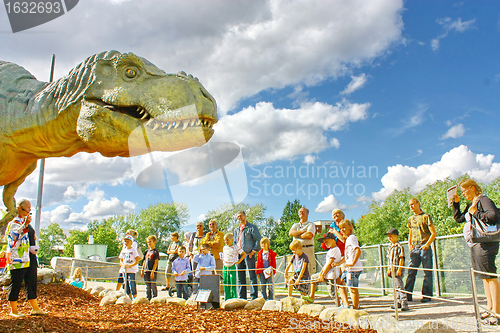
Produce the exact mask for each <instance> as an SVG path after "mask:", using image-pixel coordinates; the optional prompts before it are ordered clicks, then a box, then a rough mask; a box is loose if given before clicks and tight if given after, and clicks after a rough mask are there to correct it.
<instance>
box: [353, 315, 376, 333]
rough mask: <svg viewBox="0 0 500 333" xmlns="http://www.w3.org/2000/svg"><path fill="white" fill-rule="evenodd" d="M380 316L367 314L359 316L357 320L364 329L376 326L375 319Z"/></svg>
mask: <svg viewBox="0 0 500 333" xmlns="http://www.w3.org/2000/svg"><path fill="white" fill-rule="evenodd" d="M380 317H381V315H368V316H361V317H359V319H358V322H359V327H360V328H362V329H364V330H366V329H369V328H373V329H375V328H374V327H375V326H377V321H378V319H379V318H380Z"/></svg>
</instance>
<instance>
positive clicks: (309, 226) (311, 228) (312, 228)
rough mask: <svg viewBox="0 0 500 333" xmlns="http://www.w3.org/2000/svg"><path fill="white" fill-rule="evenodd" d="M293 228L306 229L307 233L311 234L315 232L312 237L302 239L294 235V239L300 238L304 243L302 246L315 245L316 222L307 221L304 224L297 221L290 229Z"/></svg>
mask: <svg viewBox="0 0 500 333" xmlns="http://www.w3.org/2000/svg"><path fill="white" fill-rule="evenodd" d="M292 229H293V230H298V231H301V230H305V231H306V233H307V232H310V233H311V234H313V238H311V239H302V238H297V237H293V240H296V239H297V240H299V241H300V242H301V243H302V246H304V245H314V235H315V234H316V226H315V225H314V223H312V222H309V221H306V222H304V223H303V224H301V223H300V222H297V223H295V224H294V225H292V227H291V228H290V230H292Z"/></svg>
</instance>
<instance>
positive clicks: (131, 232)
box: [116, 229, 143, 291]
mask: <svg viewBox="0 0 500 333" xmlns="http://www.w3.org/2000/svg"><path fill="white" fill-rule="evenodd" d="M137 235H138V233H137V231H135V230H132V229H128V230H127V231H126V232H125V236H130V237H132V248H134V249H136V250H137V253H138V254H139V258H142V257H143V255H142V251H141V248H140V247H139V244H138V243H137V240H136V239H137ZM125 248H126V246H125V243H123V246H122V251H124V250H125ZM119 281H120V276H118V283H117V284H116V291H119V290H120V289H121V287H122V284H123V282H121V283H120V282H119ZM121 281H123V278H122V279H121Z"/></svg>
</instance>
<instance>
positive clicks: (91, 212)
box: [41, 191, 136, 228]
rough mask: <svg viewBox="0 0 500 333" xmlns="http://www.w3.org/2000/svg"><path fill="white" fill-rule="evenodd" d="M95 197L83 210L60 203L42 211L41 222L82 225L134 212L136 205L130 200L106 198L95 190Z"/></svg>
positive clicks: (44, 223)
mask: <svg viewBox="0 0 500 333" xmlns="http://www.w3.org/2000/svg"><path fill="white" fill-rule="evenodd" d="M91 196H92V197H93V198H92V199H91V200H90V201H89V202H88V203H87V204H86V205H85V206H84V207H83V210H82V212H74V211H73V209H72V208H71V207H70V206H68V205H59V206H57V207H56V208H54V209H53V210H51V211H44V212H43V213H42V218H41V224H42V225H48V224H49V223H57V224H59V225H60V226H61V227H64V228H72V227H75V226H77V227H82V226H84V225H86V224H87V223H89V222H91V221H93V220H100V219H104V218H108V217H111V216H114V215H123V214H127V213H131V212H134V210H135V208H136V205H135V204H134V203H132V202H130V201H124V202H121V201H120V200H118V198H116V197H113V198H111V199H109V200H107V199H105V198H104V194H103V193H102V191H95V192H93V194H92V195H91Z"/></svg>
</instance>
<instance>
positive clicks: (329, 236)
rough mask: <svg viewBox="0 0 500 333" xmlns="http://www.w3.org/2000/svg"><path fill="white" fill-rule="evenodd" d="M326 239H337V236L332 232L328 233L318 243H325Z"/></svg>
mask: <svg viewBox="0 0 500 333" xmlns="http://www.w3.org/2000/svg"><path fill="white" fill-rule="evenodd" d="M325 239H335V235H334V234H332V233H330V232H327V233H326V234H325V235H324V236H323V237H321V238H318V242H321V243H323V241H324V240H325Z"/></svg>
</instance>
